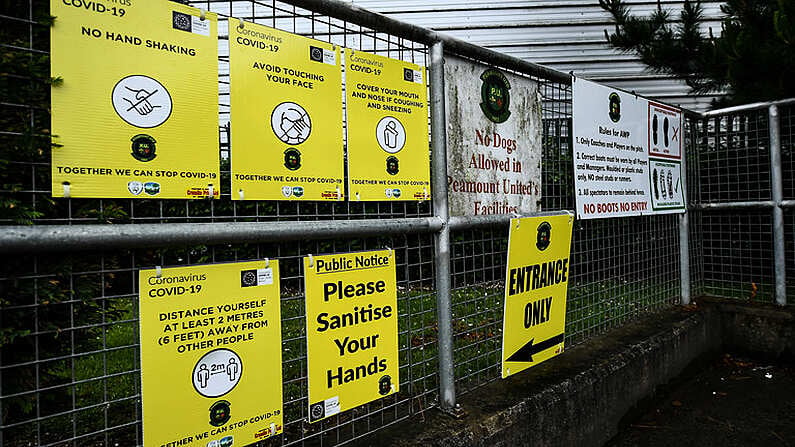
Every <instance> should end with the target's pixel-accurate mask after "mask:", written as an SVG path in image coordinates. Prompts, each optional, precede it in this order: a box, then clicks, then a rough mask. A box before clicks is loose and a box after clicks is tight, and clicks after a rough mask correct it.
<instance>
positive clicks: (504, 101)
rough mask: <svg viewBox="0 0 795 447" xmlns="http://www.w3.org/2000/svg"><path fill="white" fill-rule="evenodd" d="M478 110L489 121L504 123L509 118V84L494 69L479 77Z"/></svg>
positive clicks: (500, 73)
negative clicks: (480, 82) (480, 83)
mask: <svg viewBox="0 0 795 447" xmlns="http://www.w3.org/2000/svg"><path fill="white" fill-rule="evenodd" d="M480 80H481V81H483V84H482V85H481V86H480V99H481V103H480V110H482V111H483V114H484V115H486V118H488V119H489V121H492V122H495V123H504V122H505V120H507V119H508V117H509V116H511V111H510V110H509V107H510V105H511V95H510V90H511V83H510V82H508V78H506V77H505V75H504V74H503V73H502V72H501V71H499V70H497V69H496V68H489V69H488V70H486V71H484V72H483V74H481V75H480Z"/></svg>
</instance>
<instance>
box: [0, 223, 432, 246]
mask: <svg viewBox="0 0 795 447" xmlns="http://www.w3.org/2000/svg"><path fill="white" fill-rule="evenodd" d="M443 225H444V224H443V222H442V220H441V219H438V218H436V217H417V218H404V219H361V220H322V221H298V222H295V221H291V222H219V223H173V224H140V225H137V224H136V225H131V224H120V225H41V226H8V227H3V231H2V232H0V253H34V252H35V253H44V252H46V253H53V252H64V251H75V250H102V249H111V248H135V247H163V246H175V245H193V244H223V243H245V242H249V243H254V242H277V241H278V242H281V241H295V240H304V239H337V238H350V237H367V236H379V235H383V234H398V233H433V232H437V231H439V230H440V229H441V228H442V226H443Z"/></svg>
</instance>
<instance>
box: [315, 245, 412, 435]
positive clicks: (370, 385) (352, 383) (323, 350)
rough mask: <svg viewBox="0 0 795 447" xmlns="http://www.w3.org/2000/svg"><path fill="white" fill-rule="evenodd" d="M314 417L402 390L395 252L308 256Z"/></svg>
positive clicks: (318, 419) (325, 416) (335, 412)
mask: <svg viewBox="0 0 795 447" xmlns="http://www.w3.org/2000/svg"><path fill="white" fill-rule="evenodd" d="M304 274H305V276H304V278H305V289H306V348H307V349H306V352H307V368H308V372H309V378H308V382H309V383H308V386H309V402H308V404H309V422H317V421H320V420H322V419H325V418H328V417H330V416H333V415H335V414H337V413H340V412H342V411H346V410H350V409H351V408H354V407H357V406H359V405H363V404H366V403H368V402H371V401H373V400H376V399H380V398H382V397H384V396H389V395H391V394H394V393H397V392H398V391H399V388H400V377H399V375H398V374H399V371H400V369H399V364H398V331H397V329H398V326H397V318H398V315H397V314H398V308H397V287H396V278H395V256H394V253H393V252H392V251H391V250H382V251H368V252H359V253H346V254H336V255H326V256H314V257H312V256H308V257H305V258H304Z"/></svg>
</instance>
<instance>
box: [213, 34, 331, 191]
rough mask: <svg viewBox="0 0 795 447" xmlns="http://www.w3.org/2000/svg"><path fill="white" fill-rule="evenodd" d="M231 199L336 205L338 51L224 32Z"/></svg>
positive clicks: (296, 40)
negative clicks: (228, 86)
mask: <svg viewBox="0 0 795 447" xmlns="http://www.w3.org/2000/svg"><path fill="white" fill-rule="evenodd" d="M229 64H230V69H229V71H230V84H231V107H230V113H231V117H232V122H233V125H232V137H231V142H232V199H234V200H248V199H252V200H254V199H256V200H342V199H343V198H344V195H345V184H344V156H343V146H342V94H341V89H342V73H341V71H340V70H341V68H340V50H339V47H337V46H336V45H332V44H329V43H326V42H321V41H318V40H314V39H310V38H307V37H302V36H298V35H295V34H292V33H287V32H284V31H279V30H276V29H273V28H269V27H266V26H262V25H256V24H253V23H246V24H245V25H244V26H243V27H242V28H241V27H239V26H237V24H236V23H235V22H231V21H230V25H229Z"/></svg>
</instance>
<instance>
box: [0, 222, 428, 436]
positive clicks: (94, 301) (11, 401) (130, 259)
mask: <svg viewBox="0 0 795 447" xmlns="http://www.w3.org/2000/svg"><path fill="white" fill-rule="evenodd" d="M385 246H386V247H390V248H392V249H393V250H395V253H396V256H397V266H398V267H397V271H398V274H397V275H398V277H397V279H398V291H399V292H398V322H399V326H398V337H399V359H400V379H401V384H400V385H401V391H400V392H399V393H398V394H395V395H392V396H389V397H387V398H385V399H381V400H379V401H377V402H375V403H372V404H369V405H365V406H362V407H359V408H356V409H355V410H352V411H349V412H345V413H343V414H340V415H338V416H334V417H332V418H330V419H328V420H326V421H323V422H322V423H318V424H312V425H310V424H308V423H307V422H306V416H307V415H306V409H307V406H308V405H307V384H306V380H307V377H306V371H307V366H306V339H305V329H304V298H303V297H304V291H303V273H302V263H301V259H302V257H303V256H304V255H305V254H306V253H337V252H349V251H359V250H370V249H381V248H383V247H385ZM266 256H270V257H278V258H279V261H280V266H281V274H282V280H281V294H282V306H281V307H282V339H283V341H282V346H283V366H282V367H283V373H284V411H285V433H284V435H283V436H282V437H280V438H279V439H275V440H272V441H270V442H268V443H266V444H267V445H274V444H284V445H292V444H295V443H300V442H311V443H317V444H318V445H336V444H339V443H342V442H344V441H349V440H352V439H356V438H358V437H360V436H362V435H363V434H366V433H369V432H371V431H373V430H374V429H376V428H379V427H383V426H386V425H389V424H390V423H393V422H396V421H399V420H401V419H404V418H406V417H408V416H409V415H412V414H416V413H421V412H422V411H424V410H425V409H427V408H429V407H431V406H432V405H433V403H434V402H435V400H436V397H435V396H436V392H437V391H436V390H437V387H438V380H437V374H436V370H437V354H436V353H437V346H436V336H435V331H436V326H435V323H436V310H435V307H436V306H435V299H436V297H435V294H434V293H433V242H432V239H431V237H430V236H429V235H405V236H395V237H374V238H369V239H361V240H326V241H312V242H300V243H295V244H290V245H285V244H259V245H257V244H250V245H226V246H203V245H198V246H194V247H188V248H184V249H152V250H129V251H120V252H114V253H86V254H79V255H68V256H63V257H57V258H56V257H52V256H22V257H20V258H19V259H18V260H17V262H15V263H13V265H6V266H5V267H4V268H3V271H2V275H1V276H0V290H2V292H3V297H4V301H3V309H2V324H3V328H4V329H13V333H12V332H9V331H4V333H3V336H4V347H3V352H2V356H0V374H2V379H3V381H2V401H1V402H0V404H1V406H0V408H1V409H2V420H3V445H9V446H12V445H20V446H22V445H79V446H84V445H140V444H141V431H140V430H141V421H140V399H141V396H140V359H139V357H138V352H139V346H138V343H139V341H138V334H137V332H138V322H137V318H138V315H137V310H138V303H137V300H138V298H137V296H138V290H137V287H138V286H137V284H138V283H137V269H138V268H139V267H143V266H145V267H149V266H152V265H162V266H172V265H194V264H203V263H214V262H228V261H243V260H256V259H262V258H263V257H266ZM275 367H280V366H279V365H275Z"/></svg>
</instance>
